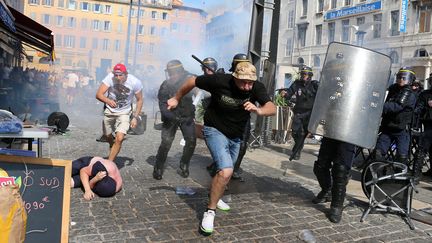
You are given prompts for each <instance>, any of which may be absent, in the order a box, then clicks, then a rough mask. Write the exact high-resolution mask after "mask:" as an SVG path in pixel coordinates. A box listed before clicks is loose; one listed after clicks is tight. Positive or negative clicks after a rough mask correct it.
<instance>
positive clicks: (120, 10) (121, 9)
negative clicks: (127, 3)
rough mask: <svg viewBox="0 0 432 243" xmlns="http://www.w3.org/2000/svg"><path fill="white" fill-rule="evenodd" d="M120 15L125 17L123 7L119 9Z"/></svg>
mask: <svg viewBox="0 0 432 243" xmlns="http://www.w3.org/2000/svg"><path fill="white" fill-rule="evenodd" d="M118 15H119V16H123V8H122V7H119V8H118Z"/></svg>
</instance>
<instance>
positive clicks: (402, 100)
mask: <svg viewBox="0 0 432 243" xmlns="http://www.w3.org/2000/svg"><path fill="white" fill-rule="evenodd" d="M415 104H416V97H415V94H414V93H413V91H412V89H411V87H410V86H409V85H405V86H402V87H400V86H399V85H398V84H393V85H391V86H390V87H389V93H388V96H387V99H386V102H385V103H384V109H383V115H382V121H381V127H380V132H381V134H380V135H379V137H378V140H377V144H376V157H377V158H383V157H385V154H386V153H387V151H388V150H389V148H390V146H391V144H392V142H393V141H395V142H396V147H397V160H398V161H400V162H402V163H406V162H407V160H408V153H409V144H410V134H409V126H410V124H411V120H412V116H413V111H414V108H415Z"/></svg>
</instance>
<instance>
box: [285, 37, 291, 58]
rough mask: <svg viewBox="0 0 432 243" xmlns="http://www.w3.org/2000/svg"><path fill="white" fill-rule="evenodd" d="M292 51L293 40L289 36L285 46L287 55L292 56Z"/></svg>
mask: <svg viewBox="0 0 432 243" xmlns="http://www.w3.org/2000/svg"><path fill="white" fill-rule="evenodd" d="M291 53H292V40H291V38H288V39H287V41H286V46H285V56H286V57H289V56H291Z"/></svg>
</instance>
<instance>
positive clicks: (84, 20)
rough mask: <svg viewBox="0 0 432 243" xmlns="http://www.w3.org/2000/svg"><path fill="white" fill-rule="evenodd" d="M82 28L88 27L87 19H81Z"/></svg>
mask: <svg viewBox="0 0 432 243" xmlns="http://www.w3.org/2000/svg"><path fill="white" fill-rule="evenodd" d="M81 29H83V30H85V29H87V19H81Z"/></svg>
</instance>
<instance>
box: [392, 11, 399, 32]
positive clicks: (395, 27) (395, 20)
mask: <svg viewBox="0 0 432 243" xmlns="http://www.w3.org/2000/svg"><path fill="white" fill-rule="evenodd" d="M390 15H391V17H390V21H391V23H390V35H391V36H397V35H399V10H395V11H391V14H390Z"/></svg>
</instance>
